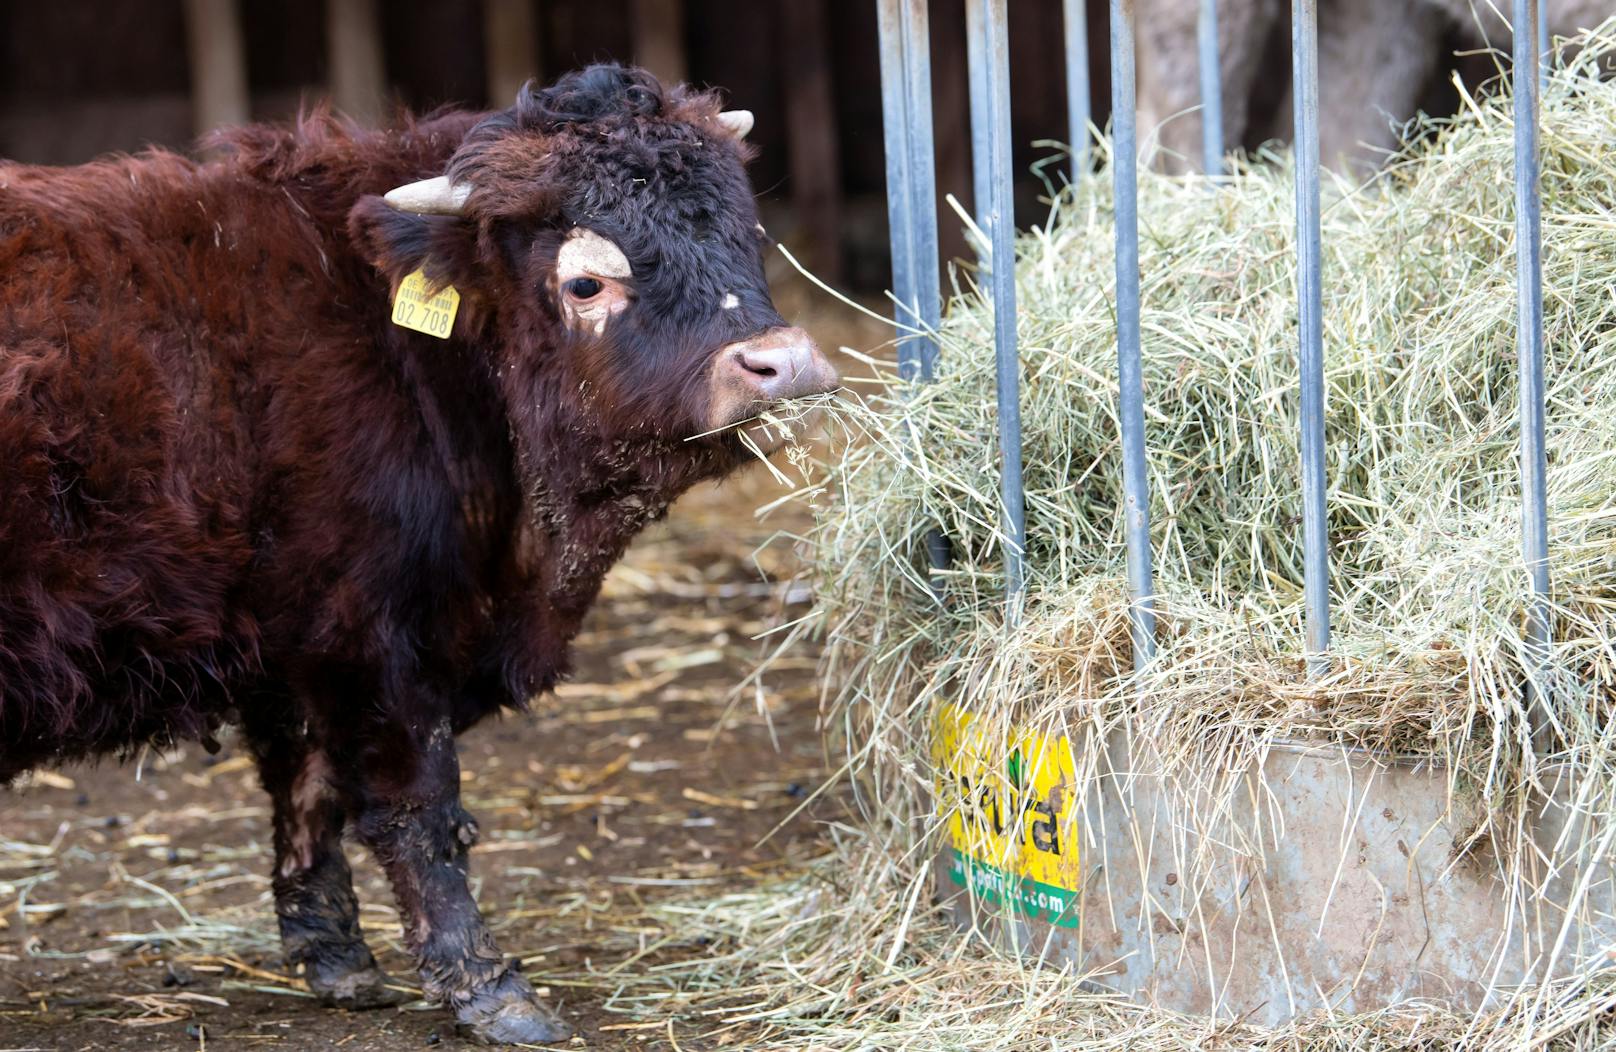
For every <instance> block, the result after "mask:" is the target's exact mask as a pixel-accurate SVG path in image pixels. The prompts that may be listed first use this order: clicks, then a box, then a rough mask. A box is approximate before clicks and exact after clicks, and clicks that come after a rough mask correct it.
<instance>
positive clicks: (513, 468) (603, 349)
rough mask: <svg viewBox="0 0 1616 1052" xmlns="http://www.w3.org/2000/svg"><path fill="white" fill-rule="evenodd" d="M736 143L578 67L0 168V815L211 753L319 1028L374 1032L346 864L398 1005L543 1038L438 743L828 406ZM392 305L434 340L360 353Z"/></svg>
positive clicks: (718, 127)
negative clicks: (673, 522) (370, 894)
mask: <svg viewBox="0 0 1616 1052" xmlns="http://www.w3.org/2000/svg"><path fill="white" fill-rule="evenodd" d="M749 124H750V118H749V117H748V116H747V115H745V114H744V113H721V112H720V109H719V105H718V101H717V99H716V98H714V97H713V96H711V95H707V94H699V93H694V92H690V91H687V90H685V89H682V88H674V89H672V90H670V91H664V90H663V89H662V87H661V86H660V85H658V84H657V83H656V81H654V80H653V79H652V78H651V77H650V76H648V75H647V74H645V73H644V72H642V71H638V70H625V69H622V68H619V67H615V66H597V67H593V68H591V69H588V70H586V71H583V72H581V73H576V74H572V75H569V76H567V77H564V78H563V79H562V80H561V81H560V82H559V83H558V84H556V85H555V86H554V87H551V88H549V89H546V90H543V91H534V90H531V89H528V90H524V91H523V92H522V94H521V96H520V97H519V98H518V100H517V103H516V105H515V106H514V107H513V108H511V109H509V110H506V111H504V112H500V113H494V114H491V115H476V114H466V113H446V114H440V115H437V116H433V117H430V118H426V119H423V120H420V121H418V122H407V123H405V124H404V125H403V126H401V127H399V128H396V129H394V130H390V131H384V132H364V131H360V130H357V129H353V128H349V127H345V126H343V125H341V124H339V123H338V122H337V121H335V120H332V119H330V118H328V117H325V116H315V117H311V118H307V119H304V120H302V121H301V122H300V123H299V124H298V125H297V126H296V127H295V128H291V129H277V128H267V127H249V128H244V129H241V130H237V131H232V132H228V133H226V134H224V135H223V136H222V137H221V139H220V144H222V145H225V146H228V147H231V148H232V150H231V152H230V153H229V155H228V156H227V157H226V158H225V159H222V160H218V161H214V162H210V163H207V164H197V163H193V162H191V161H188V160H185V159H182V158H180V157H177V156H173V155H170V154H165V153H152V154H147V155H144V156H141V157H136V158H119V159H113V160H107V161H101V162H98V163H95V164H90V165H85V166H83V167H79V168H71V169H64V170H51V169H40V168H27V167H20V166H15V165H0V274H3V276H4V283H3V287H0V782H3V781H5V780H8V779H10V778H12V777H14V776H16V775H17V774H18V773H20V772H22V771H25V770H28V769H29V768H32V767H36V766H39V765H43V764H53V763H58V762H61V761H64V760H70V759H74V758H77V757H84V756H91V755H95V754H101V753H106V752H122V753H127V752H128V751H129V750H130V749H131V748H133V747H135V746H137V745H138V744H140V743H146V742H155V743H165V742H171V741H174V740H177V739H186V738H193V739H203V740H207V739H208V738H209V736H210V735H211V734H212V732H213V731H214V730H215V729H216V728H217V727H218V726H219V725H221V724H224V723H237V724H239V725H240V726H241V728H242V729H243V731H244V734H245V736H246V740H247V741H248V742H249V743H250V745H251V748H252V750H253V752H254V753H255V755H256V756H257V759H258V763H259V768H260V771H261V773H262V777H263V782H264V787H265V788H266V789H267V790H268V791H269V793H270V795H271V796H272V797H273V799H274V810H275V854H276V862H275V874H274V893H275V905H276V912H277V914H278V916H279V918H280V926H281V934H282V937H283V939H284V942H285V947H286V952H287V955H288V957H289V958H290V959H291V960H292V961H294V962H296V963H298V964H300V965H302V967H303V968H304V970H305V974H306V976H307V979H308V982H309V985H310V986H311V987H312V988H313V989H314V990H315V991H317V992H318V993H320V994H321V995H323V996H324V997H325V998H327V999H328V1000H330V1001H333V1002H336V1003H338V1004H344V1005H363V1004H367V1003H373V1002H375V1001H377V1000H380V999H383V998H385V996H386V993H385V990H384V976H383V975H382V973H381V972H380V971H379V970H378V969H377V967H376V963H375V960H374V959H373V958H372V956H371V953H370V951H369V949H367V948H366V946H365V944H364V941H363V939H362V938H361V936H360V932H359V921H358V917H357V915H356V906H355V900H354V894H353V890H352V887H351V882H350V877H349V870H348V864H347V862H346V861H345V860H344V857H343V851H342V846H341V842H340V838H341V836H342V833H343V830H344V828H345V827H351V828H352V829H353V831H354V832H355V834H356V835H357V837H358V839H359V840H360V841H362V842H363V843H364V844H366V845H367V846H368V847H369V848H370V849H371V850H372V851H373V852H374V853H375V855H376V857H377V858H378V859H379V860H380V861H381V864H382V865H383V866H384V867H385V869H386V871H387V875H388V877H389V879H390V880H391V881H392V884H393V888H394V891H395V893H396V895H397V898H398V903H399V907H400V910H401V912H402V916H403V922H404V931H405V937H406V940H407V942H408V944H409V946H410V947H411V949H412V950H413V951H414V952H415V953H416V954H418V955H419V960H420V968H421V976H422V980H423V983H424V986H425V990H426V992H427V994H428V996H430V997H433V998H438V999H442V1000H443V1001H445V1002H446V1003H447V1004H448V1005H449V1006H450V1007H452V1008H453V1009H454V1011H455V1013H456V1015H457V1016H458V1018H459V1020H460V1021H461V1023H463V1024H464V1025H465V1026H466V1027H468V1028H469V1029H470V1030H471V1031H473V1032H474V1033H475V1034H476V1035H477V1036H479V1037H482V1038H484V1039H487V1040H491V1041H533V1042H544V1041H553V1040H555V1039H557V1038H559V1037H561V1036H563V1035H564V1034H565V1032H566V1031H565V1027H564V1026H563V1025H562V1024H561V1023H560V1022H559V1021H557V1020H556V1019H555V1017H554V1016H553V1015H551V1014H550V1012H549V1011H548V1010H547V1009H546V1008H545V1006H544V1005H543V1004H542V1003H541V1002H540V1001H539V1000H538V999H537V998H536V997H535V995H534V993H533V990H532V988H531V987H530V986H529V985H528V983H527V981H526V980H525V979H524V978H523V977H522V975H521V974H520V972H519V971H518V970H517V969H516V968H515V967H514V966H513V965H512V964H510V963H509V962H507V961H506V960H505V959H504V958H503V957H502V956H501V954H500V953H499V951H498V949H497V948H496V947H495V945H494V942H493V939H492V938H491V937H490V935H489V933H488V930H487V929H486V927H485V926H484V925H483V922H482V920H481V918H480V916H479V915H478V912H477V907H476V904H475V903H474V902H473V900H472V897H471V894H470V892H469V891H468V890H467V886H466V862H467V849H468V848H469V847H470V846H471V845H472V843H473V842H474V841H475V840H476V837H477V826H476V823H475V822H474V821H473V820H472V818H471V817H470V816H469V815H468V814H466V812H465V811H463V810H462V809H461V807H460V800H459V781H460V780H459V770H458V761H457V759H456V754H455V745H454V737H455V735H456V734H457V733H459V732H460V731H462V730H464V729H465V728H467V727H469V726H471V725H472V724H474V723H476V722H477V721H478V720H480V719H483V718H484V717H486V716H488V715H489V714H491V713H494V712H497V711H499V710H501V709H516V708H520V707H521V706H522V705H523V704H524V702H525V701H526V700H527V699H528V698H530V697H531V696H533V695H534V694H535V693H536V692H540V691H544V690H546V689H548V688H550V687H552V686H553V685H554V684H555V683H556V681H557V680H558V679H559V678H561V677H562V676H564V675H565V674H566V673H567V668H568V648H569V644H570V641H571V640H572V638H573V636H574V635H575V634H576V632H577V631H578V627H579V623H580V621H581V619H582V618H583V616H584V613H585V611H586V610H587V609H588V608H589V606H590V604H591V603H592V602H593V601H594V599H595V596H596V593H597V591H598V590H599V587H600V583H601V579H602V577H603V576H604V575H605V573H606V571H607V569H608V568H610V567H611V565H612V563H613V562H614V561H616V559H617V558H618V557H619V555H621V553H622V552H623V549H624V548H625V546H626V545H627V544H628V542H629V540H630V538H632V537H633V536H634V534H635V533H636V532H637V531H638V530H639V529H640V528H641V527H642V526H644V525H645V524H646V523H647V522H648V521H650V520H652V519H655V518H656V517H658V516H660V515H661V514H662V513H663V511H664V509H666V508H667V506H668V504H669V502H671V501H672V500H673V499H674V497H676V496H677V495H678V494H679V493H681V492H682V491H684V490H685V489H686V488H688V487H689V486H691V485H692V484H693V483H695V482H697V481H699V480H702V479H710V478H714V477H716V476H719V475H723V474H724V473H726V472H728V471H731V470H732V469H734V468H735V467H736V466H737V465H738V464H740V463H741V462H742V461H743V459H744V457H745V453H744V451H743V448H742V444H741V443H740V441H739V440H738V438H737V436H736V434H735V429H734V427H733V425H736V424H737V423H739V422H741V421H743V420H745V419H747V418H749V417H751V416H753V415H754V414H755V413H756V412H757V410H758V409H759V408H760V407H763V406H766V405H768V404H771V403H774V402H778V401H781V400H784V399H792V398H796V397H799V396H805V395H811V394H816V393H820V392H824V391H827V390H829V389H831V388H832V387H833V386H834V385H835V375H834V373H833V371H832V370H831V369H830V367H829V366H828V365H827V364H826V362H825V360H824V359H823V358H822V357H821V356H820V354H819V352H818V351H817V350H816V349H815V347H814V345H813V343H812V342H811V341H810V340H809V338H808V337H807V336H806V335H805V334H804V333H803V332H801V331H800V330H797V329H793V328H789V327H787V326H786V324H785V323H784V322H783V321H782V320H781V318H780V316H779V315H778V314H777V313H776V312H775V310H774V307H773V305H772V304H771V302H770V299H769V293H768V289H767V287H766V285H765V282H764V277H763V267H762V261H761V247H762V244H763V235H762V229H761V227H759V225H758V221H757V215H756V210H755V208H754V206H753V201H752V192H751V188H750V186H749V185H748V182H747V179H746V176H745V173H744V172H743V170H742V169H743V163H744V161H745V159H746V147H745V146H744V144H743V143H742V142H741V137H742V136H744V134H745V131H746V127H747V126H748V125H749ZM390 190H391V191H392V192H391V193H389V192H388V191H390ZM384 194H385V195H386V196H385V198H384V196H383V195H384ZM422 268H424V269H425V273H426V275H427V276H428V278H430V279H431V280H432V281H433V282H435V283H447V284H450V285H453V286H454V288H455V289H457V290H458V292H459V294H460V296H461V305H460V309H459V316H458V318H457V320H456V321H455V322H454V325H453V331H452V332H451V333H450V336H449V338H448V339H444V340H440V339H435V338H433V337H432V336H429V335H422V334H419V333H416V332H412V331H409V330H407V329H404V328H400V327H398V326H396V325H393V324H391V323H390V322H389V312H390V306H391V303H392V295H393V291H394V289H395V288H396V287H397V286H398V284H399V282H400V280H401V279H402V278H404V277H405V276H406V275H409V274H411V273H412V272H414V271H416V270H418V269H422ZM692 436H702V437H697V438H693V437H692Z"/></svg>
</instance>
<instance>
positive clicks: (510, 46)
mask: <svg viewBox="0 0 1616 1052" xmlns="http://www.w3.org/2000/svg"><path fill="white" fill-rule="evenodd" d="M483 37H484V40H485V41H486V50H487V57H488V62H487V65H488V104H489V105H490V106H493V107H495V108H496V109H504V108H505V107H507V106H509V105H510V104H511V103H512V101H513V100H514V99H515V98H516V93H517V91H519V90H520V89H521V87H522V85H523V84H524V83H526V82H527V80H528V78H530V77H531V78H533V79H535V80H542V79H543V76H544V73H543V70H541V69H540V68H539V20H538V18H537V17H536V15H535V12H534V10H533V0H483Z"/></svg>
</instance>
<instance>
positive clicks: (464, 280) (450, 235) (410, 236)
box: [348, 197, 477, 288]
mask: <svg viewBox="0 0 1616 1052" xmlns="http://www.w3.org/2000/svg"><path fill="white" fill-rule="evenodd" d="M348 234H349V236H350V237H351V238H352V239H353V243H354V246H355V248H357V249H358V250H359V253H360V255H362V256H363V257H364V258H365V259H366V260H368V261H369V262H370V263H371V265H372V266H374V267H375V268H376V269H377V270H380V271H381V272H382V273H383V274H385V275H386V276H387V279H388V281H389V282H391V283H392V284H394V285H397V284H398V282H399V281H400V280H401V279H403V278H404V276H405V275H407V274H411V273H413V272H415V271H417V270H424V271H425V272H426V276H427V278H428V279H430V280H431V281H433V282H434V283H436V282H442V283H445V284H449V285H455V286H458V287H462V288H464V287H469V286H471V285H473V284H474V283H475V279H476V274H477V268H476V258H477V233H476V227H475V225H474V224H471V223H466V222H464V221H462V220H460V219H458V218H455V217H453V216H443V215H426V214H421V213H417V212H402V211H399V210H398V209H397V208H394V207H392V206H391V205H389V204H388V203H387V202H386V201H384V200H382V199H381V198H380V197H362V198H360V199H359V203H358V204H356V205H354V206H353V210H352V211H350V212H349V213H348Z"/></svg>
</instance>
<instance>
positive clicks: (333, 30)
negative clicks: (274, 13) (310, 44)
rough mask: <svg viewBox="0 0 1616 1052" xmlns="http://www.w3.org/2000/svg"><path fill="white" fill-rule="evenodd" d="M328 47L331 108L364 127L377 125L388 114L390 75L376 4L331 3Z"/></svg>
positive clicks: (356, 0)
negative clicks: (333, 107) (388, 74)
mask: <svg viewBox="0 0 1616 1052" xmlns="http://www.w3.org/2000/svg"><path fill="white" fill-rule="evenodd" d="M326 47H327V51H326V54H327V58H328V60H329V73H328V79H329V81H330V88H331V102H332V104H333V105H334V106H336V108H337V109H338V110H339V111H341V112H342V113H346V114H347V115H348V116H350V117H352V118H354V119H355V120H357V121H360V122H361V123H363V124H376V123H378V122H379V121H380V120H381V119H382V118H383V117H385V116H386V113H387V74H386V69H385V67H384V65H383V62H382V36H381V23H380V22H379V21H378V19H377V9H376V0H328V2H327V4H326Z"/></svg>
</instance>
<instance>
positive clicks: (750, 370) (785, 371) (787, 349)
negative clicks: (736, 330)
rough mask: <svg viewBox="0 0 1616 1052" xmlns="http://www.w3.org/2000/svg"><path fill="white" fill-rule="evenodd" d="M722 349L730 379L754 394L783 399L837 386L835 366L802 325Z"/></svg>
mask: <svg viewBox="0 0 1616 1052" xmlns="http://www.w3.org/2000/svg"><path fill="white" fill-rule="evenodd" d="M723 353H724V359H725V360H724V362H723V365H724V366H725V367H726V371H728V372H729V374H730V377H731V379H732V381H738V386H740V387H742V388H744V389H749V390H750V391H752V392H753V397H754V398H761V399H763V400H765V401H769V402H783V401H785V400H787V399H790V398H804V397H806V396H808V395H816V394H823V393H825V392H826V391H834V390H835V389H836V385H837V378H836V370H835V369H833V368H831V365H830V363H829V362H827V361H826V360H825V356H824V355H822V354H820V353H819V348H818V346H816V345H815V344H814V341H813V338H812V337H810V336H809V335H808V334H807V333H806V332H803V331H802V330H801V329H775V330H773V331H772V332H768V333H765V334H764V335H763V336H761V337H758V338H757V339H754V340H748V341H747V342H745V343H740V344H735V345H733V346H731V347H729V348H727V349H725V351H724V352H723Z"/></svg>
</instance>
